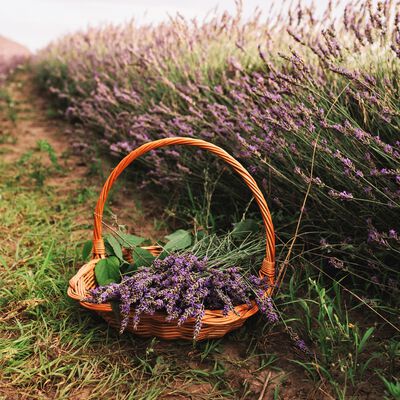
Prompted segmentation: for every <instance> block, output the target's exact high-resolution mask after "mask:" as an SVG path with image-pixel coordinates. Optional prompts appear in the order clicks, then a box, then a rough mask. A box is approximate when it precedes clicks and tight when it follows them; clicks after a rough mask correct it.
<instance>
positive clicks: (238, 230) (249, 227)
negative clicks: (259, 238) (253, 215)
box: [232, 219, 260, 240]
mask: <svg viewBox="0 0 400 400" xmlns="http://www.w3.org/2000/svg"><path fill="white" fill-rule="evenodd" d="M259 229H260V228H259V226H258V223H257V221H255V220H254V219H244V220H242V221H240V222H238V223H237V224H236V225H235V228H234V229H233V231H232V237H233V238H234V239H237V240H243V239H245V238H246V237H247V236H249V235H251V234H254V233H257V232H258V231H259Z"/></svg>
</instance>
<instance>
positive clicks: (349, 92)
mask: <svg viewBox="0 0 400 400" xmlns="http://www.w3.org/2000/svg"><path fill="white" fill-rule="evenodd" d="M396 7H398V6H393V5H392V3H391V2H390V1H385V2H379V3H378V5H377V6H376V7H375V6H373V5H372V4H371V2H369V1H365V2H361V3H360V2H358V3H357V4H350V3H349V4H348V5H347V6H346V7H345V10H344V13H343V16H342V18H341V19H340V20H339V21H336V20H335V19H334V18H333V16H332V14H331V9H332V5H331V4H330V5H329V6H328V8H327V10H326V12H325V14H324V15H322V16H318V15H316V13H315V12H314V10H312V9H310V8H307V7H303V6H301V5H299V6H296V7H295V8H292V9H291V10H290V12H288V13H287V12H285V13H281V14H276V13H275V14H274V13H271V15H275V16H274V17H270V18H269V19H268V20H266V21H263V20H262V18H261V16H260V15H258V14H257V15H255V16H254V17H253V18H252V19H250V20H247V21H244V20H242V18H241V13H240V9H239V10H238V13H237V15H234V16H230V15H227V14H223V15H222V16H215V17H214V18H212V19H210V20H209V21H206V22H203V23H201V24H200V23H198V22H188V21H185V20H184V19H182V18H181V17H177V18H174V19H172V20H171V21H170V22H168V23H164V24H161V25H159V26H157V27H146V26H145V27H136V26H135V25H134V24H133V23H132V24H127V25H124V26H108V27H106V28H103V29H91V30H88V31H86V32H82V33H77V34H74V35H71V36H68V37H65V38H64V39H62V40H61V41H59V42H57V43H55V44H53V45H51V46H50V47H49V48H47V49H45V50H44V51H43V52H42V53H41V54H40V56H39V58H38V60H37V68H36V70H37V77H38V80H39V81H40V82H41V84H42V86H43V87H45V88H46V89H47V90H48V91H49V92H50V93H52V94H53V95H55V98H56V99H58V101H59V103H58V104H59V105H60V106H61V107H64V108H65V115H66V116H67V117H68V118H71V119H72V120H73V121H76V122H79V124H80V125H81V126H82V129H85V132H86V130H87V129H90V131H91V132H93V137H95V138H96V139H97V143H99V144H101V145H102V146H103V148H104V149H106V150H107V151H108V152H111V153H113V154H114V155H117V156H118V157H121V156H123V155H125V154H126V153H127V152H129V151H130V150H132V149H133V148H135V147H136V146H137V145H139V144H141V143H143V142H145V141H148V140H152V139H156V138H160V137H166V136H176V135H181V136H193V137H199V138H204V139H206V140H209V141H212V142H214V143H217V144H219V145H221V146H222V147H224V148H225V149H226V150H227V151H229V152H230V153H232V154H233V155H234V156H235V157H237V158H239V159H240V161H242V162H243V163H244V164H245V165H246V166H247V167H248V168H249V170H250V171H251V173H252V174H253V175H254V176H255V178H256V179H257V181H259V182H260V183H262V185H263V187H264V189H265V190H266V192H267V193H268V197H269V202H270V204H271V206H272V210H273V212H274V214H275V217H274V220H275V224H276V225H277V228H278V233H279V236H280V238H281V240H283V241H287V240H288V239H289V238H290V237H291V236H292V234H293V232H294V224H293V223H292V224H290V223H286V222H287V220H286V221H284V220H283V219H282V217H281V216H282V215H285V216H289V217H290V220H291V221H294V220H295V219H296V218H297V217H298V216H299V212H300V211H301V212H302V213H303V224H302V226H301V227H302V228H301V230H300V232H299V238H300V241H301V242H300V244H302V246H301V248H302V250H305V252H304V254H307V255H308V256H310V257H311V258H312V259H313V260H314V261H315V260H320V261H321V263H322V265H323V266H326V267H332V268H335V269H341V270H344V271H348V272H351V273H353V274H354V275H355V276H357V277H358V278H360V279H364V280H367V281H368V282H371V279H370V278H371V275H372V276H374V277H375V278H376V282H378V283H379V285H381V287H382V288H384V289H387V288H391V289H390V290H392V289H393V287H394V286H395V283H394V282H395V281H396V280H397V276H398V270H397V264H398V257H399V252H400V240H399V224H398V220H399V203H400V170H399V158H400V141H399V137H398V131H399V123H400V119H399V111H398V110H399V89H398V78H399V57H400V14H399V10H398V8H396ZM75 141H76V145H77V146H78V147H82V148H85V149H87V146H88V144H87V143H86V142H85V141H84V140H83V139H82V138H79V137H76V138H75ZM189 151H191V152H192V151H193V150H189ZM187 154H188V153H187V151H186V150H182V149H180V148H176V149H168V150H165V151H160V152H154V153H152V154H151V155H150V156H149V157H147V158H146V162H148V163H149V164H151V166H152V167H151V168H149V169H148V170H147V174H146V179H147V181H146V182H147V183H149V182H151V183H153V184H156V185H162V187H163V188H166V187H168V185H170V186H171V187H172V186H176V185H179V184H180V182H182V181H190V180H191V179H192V180H193V181H194V180H195V179H196V176H195V175H194V174H193V173H192V172H191V171H194V170H197V169H201V168H202V167H203V166H204V165H205V163H206V161H205V160H206V158H205V157H204V156H203V155H201V154H199V155H198V157H195V158H194V157H188V156H187ZM191 154H192V153H191ZM182 176H184V177H185V179H184V180H183V179H182ZM308 188H310V190H309V195H308V200H307V202H306V205H305V207H303V208H302V204H303V199H304V196H305V193H306V191H307V189H308ZM231 190H232V191H233V192H234V191H235V187H234V186H233V185H231ZM283 222H285V224H284V226H285V228H281V229H280V225H281V224H282V225H283ZM318 262H319V261H318ZM376 282H375V283H376Z"/></svg>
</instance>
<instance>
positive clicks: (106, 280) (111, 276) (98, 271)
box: [94, 256, 121, 286]
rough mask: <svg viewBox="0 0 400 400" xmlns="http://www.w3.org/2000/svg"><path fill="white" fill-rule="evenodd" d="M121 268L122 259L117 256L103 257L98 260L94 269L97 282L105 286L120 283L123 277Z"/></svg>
mask: <svg viewBox="0 0 400 400" xmlns="http://www.w3.org/2000/svg"><path fill="white" fill-rule="evenodd" d="M119 268H120V260H119V259H118V258H117V257H115V256H109V257H107V258H102V259H101V260H100V261H98V262H97V264H96V267H95V269H94V272H95V276H96V281H97V284H98V285H99V286H105V285H109V284H110V283H118V282H119V281H120V279H121V275H120V271H119Z"/></svg>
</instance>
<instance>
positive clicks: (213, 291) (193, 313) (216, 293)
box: [87, 253, 278, 339]
mask: <svg viewBox="0 0 400 400" xmlns="http://www.w3.org/2000/svg"><path fill="white" fill-rule="evenodd" d="M267 288H268V284H267V283H266V282H265V280H262V279H260V278H257V277H256V276H253V275H249V276H247V277H245V276H244V275H243V274H242V273H240V272H239V269H238V268H234V267H231V268H226V269H218V268H217V267H209V266H208V263H207V259H206V258H203V259H199V258H197V257H196V256H195V255H194V254H190V253H186V254H184V255H178V254H171V255H169V256H168V257H166V258H165V259H163V260H161V259H157V260H155V261H154V263H153V265H152V266H151V267H143V268H141V269H139V271H137V272H135V273H134V274H133V275H132V276H126V277H124V278H123V280H122V282H121V283H112V284H110V285H106V286H99V287H97V288H96V289H93V290H91V292H90V295H91V296H90V297H89V298H88V299H87V301H89V302H94V303H104V302H107V301H118V302H120V313H121V317H122V318H121V329H120V330H121V333H122V332H123V331H124V330H125V329H126V327H127V325H128V323H129V320H130V317H131V316H132V323H133V327H134V328H136V327H137V325H138V324H139V322H140V317H141V314H148V315H153V314H154V313H155V312H156V311H163V312H165V313H166V314H167V318H166V319H167V321H177V324H178V325H179V326H180V325H182V324H183V323H184V322H185V321H186V320H187V319H188V318H195V329H194V333H193V338H194V339H196V337H197V336H198V334H199V333H200V330H201V326H202V318H203V316H204V313H205V309H211V310H222V311H223V314H224V315H228V313H229V312H235V310H234V307H235V306H236V305H239V304H247V305H248V306H249V307H251V305H252V304H251V299H253V298H254V299H255V301H256V303H257V304H258V306H259V307H260V310H261V312H262V313H264V314H265V315H266V316H267V318H268V320H269V321H270V322H271V323H274V322H277V320H278V316H277V314H276V313H275V311H274V307H273V304H272V301H271V298H269V297H266V296H265V295H264V292H265V290H266V289H267Z"/></svg>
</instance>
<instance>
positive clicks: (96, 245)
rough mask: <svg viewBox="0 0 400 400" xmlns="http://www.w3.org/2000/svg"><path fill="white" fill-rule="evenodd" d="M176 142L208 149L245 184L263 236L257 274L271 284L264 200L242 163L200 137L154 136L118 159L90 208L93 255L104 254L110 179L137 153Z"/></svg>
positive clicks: (271, 238) (271, 242)
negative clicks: (263, 249) (104, 219)
mask: <svg viewBox="0 0 400 400" xmlns="http://www.w3.org/2000/svg"><path fill="white" fill-rule="evenodd" d="M176 144H178V145H187V146H195V147H200V148H201V149H204V150H208V151H209V152H211V153H214V154H215V155H217V156H218V157H220V158H222V159H223V160H224V161H225V162H226V163H227V164H229V165H230V166H231V167H232V168H233V169H234V170H235V171H236V173H238V174H239V175H240V176H241V177H242V179H243V180H244V182H245V183H246V185H247V186H248V187H249V189H250V190H251V192H252V194H253V196H254V198H255V200H256V202H257V204H258V206H259V208H260V211H261V215H262V219H263V221H264V225H265V232H266V238H267V240H266V256H265V258H264V261H263V264H262V266H261V269H260V275H261V276H263V277H264V276H267V277H268V279H269V282H270V284H273V283H274V280H275V234H274V227H273V224H272V220H271V214H270V212H269V209H268V205H267V202H266V201H265V198H264V196H263V194H262V192H261V191H260V189H259V187H258V186H257V183H256V181H255V180H254V178H253V177H252V176H251V175H250V174H249V172H248V171H247V170H246V169H245V168H244V167H243V165H242V164H240V163H239V161H237V160H235V159H234V158H233V157H232V156H231V155H230V154H228V153H227V152H226V151H225V150H223V149H221V148H220V147H218V146H216V145H214V144H212V143H208V142H206V141H204V140H201V139H194V138H186V137H171V138H165V139H159V140H155V141H153V142H149V143H145V144H143V145H141V146H140V147H138V148H137V149H136V150H133V151H132V152H130V153H129V154H128V155H127V156H126V157H124V158H123V159H122V160H121V161H120V162H119V164H118V165H117V166H116V167H115V168H114V169H113V171H112V172H111V174H110V176H109V177H108V179H107V181H106V182H105V184H104V186H103V189H102V190H101V193H100V196H99V199H98V201H97V205H96V209H95V212H94V229H93V258H103V257H105V255H106V251H105V247H104V241H103V238H102V217H103V210H104V204H105V202H106V199H107V195H108V192H109V191H110V189H111V187H112V185H113V183H114V182H115V181H116V179H117V178H118V176H119V175H120V174H121V173H122V172H123V171H124V169H125V168H126V167H128V166H129V165H130V164H131V163H132V162H133V161H134V160H135V159H136V158H138V157H140V156H141V155H143V154H145V153H148V152H149V151H151V150H154V149H157V148H159V147H164V146H168V145H176Z"/></svg>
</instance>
